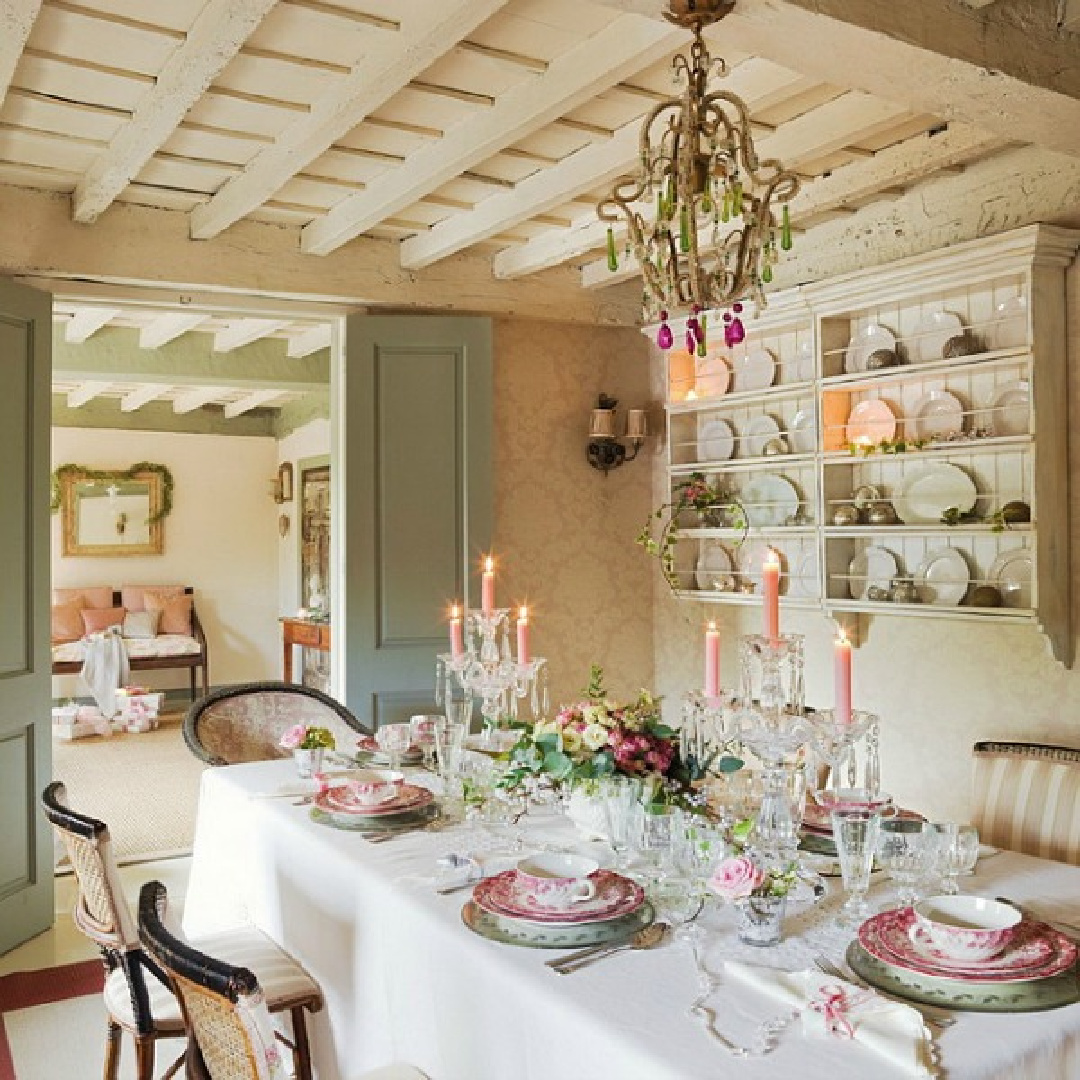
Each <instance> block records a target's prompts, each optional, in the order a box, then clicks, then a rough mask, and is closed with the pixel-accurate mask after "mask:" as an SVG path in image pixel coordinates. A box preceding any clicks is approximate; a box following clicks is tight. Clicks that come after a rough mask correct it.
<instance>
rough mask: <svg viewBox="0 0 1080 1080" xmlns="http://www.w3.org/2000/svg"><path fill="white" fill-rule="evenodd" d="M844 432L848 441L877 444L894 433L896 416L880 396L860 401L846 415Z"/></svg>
mask: <svg viewBox="0 0 1080 1080" xmlns="http://www.w3.org/2000/svg"><path fill="white" fill-rule="evenodd" d="M845 434H846V437H847V441H848V442H849V443H869V444H872V445H874V446H877V445H878V443H882V442H885V441H886V440H888V439H891V438H892V437H893V436H894V435H895V434H896V416H895V415H894V414H893V411H892V409H890V408H889V403H888V402H887V401H882V400H881V398H869V399H867V400H866V401H860V402H859V403H858V404H857V405H856V406H855V408H854V409H852V410H851V413H850V415H849V416H848V421H847V428H846V430H845Z"/></svg>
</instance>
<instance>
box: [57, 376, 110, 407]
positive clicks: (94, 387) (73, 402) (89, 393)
mask: <svg viewBox="0 0 1080 1080" xmlns="http://www.w3.org/2000/svg"><path fill="white" fill-rule="evenodd" d="M110 385H111V384H110V383H107V382H85V383H83V384H82V385H81V386H77V387H75V389H74V390H69V391H68V396H67V404H68V408H69V409H79V408H82V406H83V405H85V404H86V403H87V402H88V401H93V400H94V398H96V397H100V396H101V395H102V394H104V393H105V391H106V390H108V389H109V386H110Z"/></svg>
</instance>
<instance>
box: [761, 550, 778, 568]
mask: <svg viewBox="0 0 1080 1080" xmlns="http://www.w3.org/2000/svg"><path fill="white" fill-rule="evenodd" d="M764 565H765V566H767V567H769V568H770V569H772V568H773V567H778V566H779V565H780V555H779V554H778V553H777V552H776V550H775V549H773V548H769V551H768V554H767V555H766V556H765V563H764Z"/></svg>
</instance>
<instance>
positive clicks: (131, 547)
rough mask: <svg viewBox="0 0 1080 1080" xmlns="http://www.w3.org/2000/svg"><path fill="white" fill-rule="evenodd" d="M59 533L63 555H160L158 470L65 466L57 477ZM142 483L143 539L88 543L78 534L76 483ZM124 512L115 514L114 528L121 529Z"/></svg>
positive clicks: (162, 537) (162, 541)
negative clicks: (145, 501)
mask: <svg viewBox="0 0 1080 1080" xmlns="http://www.w3.org/2000/svg"><path fill="white" fill-rule="evenodd" d="M59 481H60V534H61V545H60V546H61V554H63V555H161V554H163V553H164V551H165V528H164V524H163V515H162V513H161V509H162V498H163V487H162V477H161V473H160V472H155V471H150V470H147V471H145V472H144V471H140V472H134V473H133V472H121V471H117V472H113V473H109V472H106V473H102V472H96V471H95V472H94V473H93V474H90V473H83V472H79V471H77V470H74V469H65V470H64V471H63V472H62V473H61V475H60V477H59ZM132 481H135V482H139V483H145V484H146V485H147V495H148V514H147V520H148V523H149V530H148V533H149V535H148V539H147V541H146V542H145V543H135V544H128V543H123V542H119V543H115V544H103V543H90V542H87V541H86V540H85V538H84V537H80V535H79V497H78V496H79V490H80V488H79V485H80V484H87V483H95V484H105V485H107V484H109V483H110V482H115V483H117V484H121V483H131V482H132ZM125 518H126V514H121V515H118V520H117V523H116V530H117V532H118V533H122V531H123V527H124V525H125V524H126V521H125V520H122V519H125Z"/></svg>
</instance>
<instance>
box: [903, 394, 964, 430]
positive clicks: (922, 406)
mask: <svg viewBox="0 0 1080 1080" xmlns="http://www.w3.org/2000/svg"><path fill="white" fill-rule="evenodd" d="M908 425H909V427H910V429H911V434H912V437H913V438H916V439H947V438H948V437H949V436H950V435H959V434H961V432H963V430H964V406H963V405H961V404H960V401H959V399H958V398H956V397H955V396H954V395H953V394H950V393H949V391H948V390H931V391H929V392H928V393H925V394H923V396H922V397H921V398H919V400H918V401H916V402H915V406H914V408H913V409H912V411H911V416H910V418H909V419H908Z"/></svg>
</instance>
